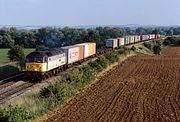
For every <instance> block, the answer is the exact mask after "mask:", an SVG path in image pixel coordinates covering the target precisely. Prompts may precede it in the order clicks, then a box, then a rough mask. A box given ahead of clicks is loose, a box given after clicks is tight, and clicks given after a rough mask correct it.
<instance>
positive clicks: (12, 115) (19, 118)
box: [0, 105, 35, 122]
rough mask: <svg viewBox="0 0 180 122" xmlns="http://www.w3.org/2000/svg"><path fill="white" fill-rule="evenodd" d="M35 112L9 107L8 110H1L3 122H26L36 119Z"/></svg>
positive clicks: (0, 118)
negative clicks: (26, 121)
mask: <svg viewBox="0 0 180 122" xmlns="http://www.w3.org/2000/svg"><path fill="white" fill-rule="evenodd" d="M34 117H35V115H34V113H33V112H31V111H28V110H26V109H25V108H23V107H18V106H14V107H13V106H11V105H10V106H8V107H7V108H4V109H0V121H1V122H24V121H25V120H28V119H32V118H34Z"/></svg>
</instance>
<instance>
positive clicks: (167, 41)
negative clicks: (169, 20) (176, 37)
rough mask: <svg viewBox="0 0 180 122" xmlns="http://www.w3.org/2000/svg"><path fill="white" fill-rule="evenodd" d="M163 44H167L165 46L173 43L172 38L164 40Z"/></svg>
mask: <svg viewBox="0 0 180 122" xmlns="http://www.w3.org/2000/svg"><path fill="white" fill-rule="evenodd" d="M163 45H165V46H168V45H171V41H170V40H164V42H163Z"/></svg>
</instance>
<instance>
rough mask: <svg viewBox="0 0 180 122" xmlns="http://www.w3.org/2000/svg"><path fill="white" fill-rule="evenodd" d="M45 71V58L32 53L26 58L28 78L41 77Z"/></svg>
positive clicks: (39, 54) (37, 53) (38, 53)
mask: <svg viewBox="0 0 180 122" xmlns="http://www.w3.org/2000/svg"><path fill="white" fill-rule="evenodd" d="M46 71H47V57H46V55H43V54H41V53H40V52H33V53H31V54H29V55H28V56H27V57H26V73H27V74H28V75H29V76H32V77H34V76H39V75H43V74H44V73H45V72H46Z"/></svg>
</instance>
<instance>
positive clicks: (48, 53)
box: [27, 48, 64, 57]
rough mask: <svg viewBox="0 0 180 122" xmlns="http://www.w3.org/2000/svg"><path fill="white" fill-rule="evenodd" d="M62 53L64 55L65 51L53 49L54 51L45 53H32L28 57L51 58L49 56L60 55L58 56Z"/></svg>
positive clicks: (50, 50) (49, 50)
mask: <svg viewBox="0 0 180 122" xmlns="http://www.w3.org/2000/svg"><path fill="white" fill-rule="evenodd" d="M62 53H64V51H63V50H62V49H61V48H53V49H48V50H45V51H35V52H32V53H30V54H29V55H28V56H27V57H29V56H37V57H49V56H53V55H58V54H62Z"/></svg>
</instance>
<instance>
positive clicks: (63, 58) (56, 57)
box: [26, 34, 160, 79]
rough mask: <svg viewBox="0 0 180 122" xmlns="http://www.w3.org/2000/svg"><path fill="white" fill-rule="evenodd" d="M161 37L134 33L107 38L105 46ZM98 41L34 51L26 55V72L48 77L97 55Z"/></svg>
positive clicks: (109, 46) (113, 47) (31, 74)
mask: <svg viewBox="0 0 180 122" xmlns="http://www.w3.org/2000/svg"><path fill="white" fill-rule="evenodd" d="M156 38H160V35H159V34H156V35H155V34H149V35H134V36H125V37H122V38H115V39H107V40H105V47H106V48H108V49H109V48H111V49H115V48H118V47H120V46H124V45H130V44H134V43H138V42H143V41H147V40H150V39H156ZM96 53H98V52H97V50H96V43H93V42H87V43H81V44H76V45H71V46H65V47H61V48H54V49H49V50H46V51H36V52H32V53H30V54H29V55H27V57H26V74H27V75H28V76H29V77H31V78H33V79H46V78H48V77H51V76H53V75H55V74H58V73H59V72H61V71H64V70H65V69H67V68H68V67H69V66H71V65H73V64H75V63H78V62H83V61H84V60H85V59H87V58H89V57H94V56H95V55H96Z"/></svg>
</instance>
